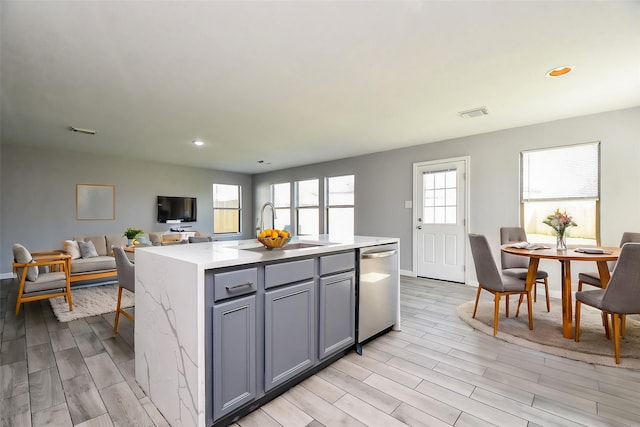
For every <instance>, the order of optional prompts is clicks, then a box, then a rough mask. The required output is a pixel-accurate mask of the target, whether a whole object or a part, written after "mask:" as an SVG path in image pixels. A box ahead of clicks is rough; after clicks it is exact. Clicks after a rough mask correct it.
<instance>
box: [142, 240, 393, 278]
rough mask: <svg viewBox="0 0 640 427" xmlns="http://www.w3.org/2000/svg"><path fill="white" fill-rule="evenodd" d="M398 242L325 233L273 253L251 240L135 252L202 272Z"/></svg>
mask: <svg viewBox="0 0 640 427" xmlns="http://www.w3.org/2000/svg"><path fill="white" fill-rule="evenodd" d="M397 242H399V239H398V238H395V237H371V236H347V237H344V236H334V235H330V234H323V235H317V236H303V237H298V236H296V237H293V238H292V239H291V241H290V242H289V243H288V245H287V246H285V247H284V248H281V249H272V250H267V249H266V248H264V247H263V246H262V244H261V243H260V242H258V241H257V240H256V239H248V240H229V241H218V242H209V243H189V244H184V245H171V246H150V247H144V248H136V252H137V251H145V252H149V253H153V254H157V255H160V256H164V257H168V258H171V259H175V260H179V261H183V262H187V263H191V264H194V265H197V267H198V268H199V269H205V270H206V269H212V268H221V267H230V266H236V265H243V264H251V263H256V262H265V261H274V260H279V259H287V258H294V257H300V256H306V255H318V254H323V253H328V252H335V251H340V250H346V249H356V248H362V247H367V246H375V245H382V244H387V243H397ZM296 243H308V244H317V245H318V246H312V247H304V248H295V249H291V247H294V246H295V244H296ZM288 247H289V249H288ZM252 249H253V250H252ZM255 249H258V250H255Z"/></svg>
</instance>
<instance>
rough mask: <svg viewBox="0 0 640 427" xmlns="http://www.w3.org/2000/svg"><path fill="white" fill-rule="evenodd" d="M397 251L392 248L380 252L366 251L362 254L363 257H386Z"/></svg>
mask: <svg viewBox="0 0 640 427" xmlns="http://www.w3.org/2000/svg"><path fill="white" fill-rule="evenodd" d="M397 253H398V250H397V249H393V250H391V251H380V252H367V253H364V254H362V258H363V259H367V258H386V257H390V256H392V255H395V254H397Z"/></svg>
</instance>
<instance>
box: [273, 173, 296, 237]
mask: <svg viewBox="0 0 640 427" xmlns="http://www.w3.org/2000/svg"><path fill="white" fill-rule="evenodd" d="M271 203H273V206H275V213H276V218H275V220H274V222H275V227H276V228H277V229H278V230H287V231H291V183H289V182H284V183H282V184H273V185H271Z"/></svg>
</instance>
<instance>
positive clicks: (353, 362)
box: [0, 277, 640, 427]
mask: <svg viewBox="0 0 640 427" xmlns="http://www.w3.org/2000/svg"><path fill="white" fill-rule="evenodd" d="M401 289H402V292H401V303H402V321H403V330H402V331H401V332H390V333H388V334H386V335H384V336H382V337H380V338H378V339H376V340H374V341H372V342H370V343H369V344H367V345H366V346H365V348H364V355H363V356H358V355H357V354H355V353H353V352H351V353H349V354H348V355H347V356H345V357H344V358H342V359H340V360H339V361H337V362H335V363H334V364H333V365H331V366H330V367H328V368H326V369H324V370H323V371H321V372H319V373H317V374H316V375H314V376H312V377H310V378H308V379H306V380H305V381H303V382H302V383H300V384H299V385H297V386H296V387H293V388H291V389H290V390H289V391H287V392H286V393H284V394H283V395H281V396H279V397H278V398H276V399H274V400H272V401H271V402H269V403H267V404H266V405H264V406H262V407H261V408H260V409H258V410H256V411H254V412H253V413H251V414H249V415H248V416H246V417H244V418H242V419H240V420H239V421H238V422H237V423H236V424H234V426H242V427H249V426H256V427H269V426H385V427H386V426H406V425H409V426H451V425H453V426H474V427H475V426H490V425H498V426H510V427H511V426H531V427H533V426H639V425H640V405H639V403H640V372H639V371H632V370H627V369H623V368H612V367H604V366H598V365H591V364H587V363H583V362H576V361H573V360H570V359H565V358H562V357H557V356H551V355H548V354H546V353H541V352H538V351H533V350H528V349H524V348H521V347H518V346H515V345H512V344H508V343H505V342H503V341H500V340H497V339H494V338H493V337H490V336H486V335H484V334H482V333H479V332H476V331H474V330H472V329H471V328H470V327H469V326H467V325H466V324H465V323H464V322H462V321H461V320H459V319H458V317H457V315H456V307H457V306H458V305H459V304H461V303H462V302H465V301H469V300H471V299H473V298H474V297H475V289H474V288H471V287H467V286H464V285H458V284H451V283H440V282H435V281H429V280H423V279H415V278H408V277H403V278H402V286H401ZM542 300H543V299H542V298H540V299H538V303H537V304H536V305H535V308H534V309H544V307H543V306H542V304H543V303H542ZM14 304H15V284H14V283H13V281H12V280H3V281H2V282H1V284H0V345H1V347H0V425H1V426H2V427H5V426H7V427H8V426H11V427H20V426H72V425H73V426H83V427H89V426H164V425H167V423H166V421H165V420H164V418H163V417H162V415H161V414H160V413H159V412H158V410H157V409H156V408H155V407H154V405H153V403H152V402H151V401H150V400H149V399H148V398H147V397H146V396H145V395H144V393H143V392H142V390H141V389H140V388H139V387H138V385H137V384H136V382H135V380H134V374H133V371H134V362H133V359H134V351H133V349H132V342H133V323H132V322H130V321H129V320H128V319H126V318H123V319H121V321H120V322H121V326H120V334H119V335H118V336H116V337H115V338H114V337H113V336H112V333H111V328H112V326H111V325H112V322H113V313H111V314H107V315H104V316H96V317H92V318H88V319H81V320H77V321H73V322H69V323H60V322H58V321H57V319H55V317H54V316H53V313H52V311H51V308H50V306H49V303H48V302H47V301H43V302H32V303H28V304H26V305H25V306H23V309H22V310H21V313H20V315H19V316H18V317H16V316H14V313H13V311H14ZM558 321H560V319H558Z"/></svg>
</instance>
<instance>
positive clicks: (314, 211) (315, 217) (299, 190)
mask: <svg viewBox="0 0 640 427" xmlns="http://www.w3.org/2000/svg"><path fill="white" fill-rule="evenodd" d="M318 187H319V185H318V180H317V179H309V180H306V181H296V224H297V230H296V231H297V233H296V234H298V235H299V236H302V235H309V234H318V231H319V228H320V197H319V193H318Z"/></svg>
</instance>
